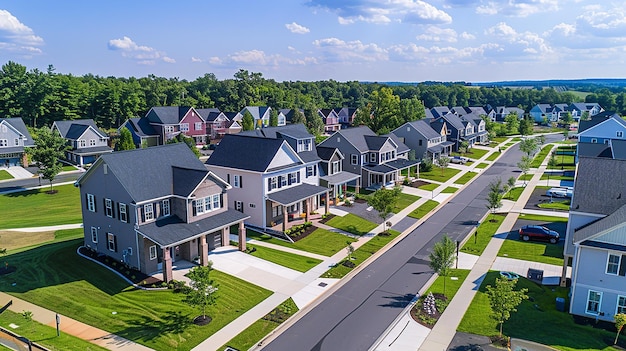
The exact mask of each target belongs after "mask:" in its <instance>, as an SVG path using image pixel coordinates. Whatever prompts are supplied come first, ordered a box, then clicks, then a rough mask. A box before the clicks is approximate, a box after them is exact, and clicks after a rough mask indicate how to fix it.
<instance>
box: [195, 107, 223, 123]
mask: <svg viewBox="0 0 626 351" xmlns="http://www.w3.org/2000/svg"><path fill="white" fill-rule="evenodd" d="M196 112H198V114H199V115H200V117H202V119H204V120H205V121H207V122H213V121H215V119H216V118H217V116H219V115H220V114H221V113H222V112H221V111H220V109H219V108H197V109H196Z"/></svg>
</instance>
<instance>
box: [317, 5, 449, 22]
mask: <svg viewBox="0 0 626 351" xmlns="http://www.w3.org/2000/svg"><path fill="white" fill-rule="evenodd" d="M309 5H310V6H313V7H319V8H323V9H326V10H328V11H331V12H334V13H336V14H337V16H338V21H339V23H341V24H351V23H355V22H368V23H377V24H386V23H390V22H407V23H419V24H428V23H432V24H447V23H450V22H452V17H450V15H449V14H448V13H447V12H445V11H443V10H440V9H438V8H436V7H435V6H433V5H431V4H429V3H427V2H425V1H422V0H362V1H359V0H354V1H350V2H346V3H341V2H337V1H333V0H311V1H310V2H309Z"/></svg>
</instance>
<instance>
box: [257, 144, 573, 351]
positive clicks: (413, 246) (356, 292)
mask: <svg viewBox="0 0 626 351" xmlns="http://www.w3.org/2000/svg"><path fill="white" fill-rule="evenodd" d="M562 138H563V137H562V136H561V135H553V136H548V137H547V138H546V141H547V142H552V141H556V140H559V139H562ZM521 156H522V152H521V151H520V150H519V147H517V146H514V147H511V148H509V149H508V150H506V152H505V153H504V155H503V156H502V157H501V158H500V159H499V160H498V162H496V163H495V164H493V165H492V166H491V167H490V168H489V169H487V170H485V171H484V172H483V173H481V174H480V176H478V177H477V178H476V179H475V180H474V181H473V182H472V183H471V184H469V185H468V186H466V187H465V188H464V189H463V190H462V191H460V192H459V193H458V194H457V195H456V196H455V197H454V198H453V199H452V200H451V201H450V202H448V203H447V204H446V205H444V206H443V207H441V209H440V210H439V211H437V212H436V213H434V214H433V215H432V216H431V217H430V218H429V219H428V220H427V221H425V222H424V223H423V224H421V225H420V226H419V227H418V228H416V229H415V230H414V231H412V232H411V233H410V234H408V235H407V236H406V237H405V238H403V239H402V240H401V241H400V242H398V243H397V244H396V245H394V246H393V247H392V248H390V249H389V250H388V251H387V252H385V253H384V254H383V255H381V256H380V257H379V258H378V259H376V260H375V261H374V262H372V263H371V264H370V265H369V266H367V267H366V268H365V269H363V270H362V271H361V272H359V273H358V274H357V275H355V276H354V277H353V278H352V279H351V280H350V281H348V282H346V283H345V284H344V285H343V286H342V287H341V288H339V289H338V290H337V291H335V292H334V293H333V294H332V295H330V296H328V297H327V298H326V299H325V300H324V301H322V302H320V303H319V304H318V305H317V306H316V307H315V308H313V309H312V310H311V311H309V312H308V313H307V314H306V315H304V316H302V317H301V318H300V319H299V320H298V321H297V322H295V323H294V324H293V325H292V326H291V327H290V328H288V329H287V330H285V331H284V332H283V333H281V334H280V335H278V336H277V337H275V338H274V339H273V340H271V341H270V342H269V343H268V344H267V345H266V346H265V347H264V348H263V350H266V351H291V350H312V351H335V350H342V351H363V350H368V349H369V348H370V347H371V346H372V345H373V344H374V342H375V341H376V340H377V339H378V337H379V336H381V335H382V333H383V332H384V331H385V330H386V328H387V327H388V326H389V325H390V324H391V323H392V322H393V321H394V320H395V319H396V317H397V316H398V315H399V314H400V313H401V312H402V311H403V309H404V308H405V307H406V306H407V305H408V304H409V303H410V301H411V300H412V299H413V297H414V296H415V295H416V293H417V292H418V291H419V290H420V289H421V288H422V287H423V286H424V285H425V284H426V282H427V281H428V279H429V278H430V277H431V276H432V275H433V272H432V270H431V269H430V268H429V267H428V256H429V253H430V250H431V248H432V247H433V245H434V243H436V242H438V241H440V240H441V238H442V237H443V235H448V236H449V237H450V238H451V239H452V240H459V241H461V240H463V239H464V238H465V236H467V235H468V234H469V232H470V230H471V229H472V228H473V226H472V225H468V224H464V223H465V222H467V221H472V220H479V219H481V218H482V217H483V216H484V215H485V213H486V212H487V200H486V198H487V193H488V192H489V190H488V188H487V187H488V185H489V183H490V182H491V181H492V180H494V179H497V178H501V179H502V180H503V181H504V182H506V180H507V179H508V178H510V177H511V176H519V170H518V168H517V163H518V162H519V160H520V159H521Z"/></svg>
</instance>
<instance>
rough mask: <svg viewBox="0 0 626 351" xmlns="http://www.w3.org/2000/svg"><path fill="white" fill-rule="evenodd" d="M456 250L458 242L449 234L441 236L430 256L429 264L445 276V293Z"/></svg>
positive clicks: (444, 292) (436, 271)
mask: <svg viewBox="0 0 626 351" xmlns="http://www.w3.org/2000/svg"><path fill="white" fill-rule="evenodd" d="M455 251H456V244H455V243H454V241H452V239H450V238H449V237H448V236H447V235H444V236H443V238H441V241H439V242H437V243H435V245H434V246H433V251H432V252H431V253H430V255H429V256H428V257H429V259H430V262H429V263H428V266H429V267H430V268H432V270H433V271H435V273H437V274H439V275H440V276H442V277H443V294H444V295H445V294H446V280H447V277H448V275H449V274H450V270H451V269H452V265H453V264H454V260H455V257H454V253H455Z"/></svg>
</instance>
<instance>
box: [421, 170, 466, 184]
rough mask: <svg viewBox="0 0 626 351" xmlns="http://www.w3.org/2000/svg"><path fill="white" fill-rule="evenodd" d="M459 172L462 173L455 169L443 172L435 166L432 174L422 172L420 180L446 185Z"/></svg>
mask: <svg viewBox="0 0 626 351" xmlns="http://www.w3.org/2000/svg"><path fill="white" fill-rule="evenodd" d="M459 172H461V171H460V170H458V169H454V168H445V169H444V170H443V172H441V168H439V167H437V166H433V169H432V170H431V171H430V172H420V178H423V179H430V180H434V181H437V182H441V183H444V182H445V181H447V180H448V179H450V178H452V177H454V176H455V175H456V174H457V173H459Z"/></svg>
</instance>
